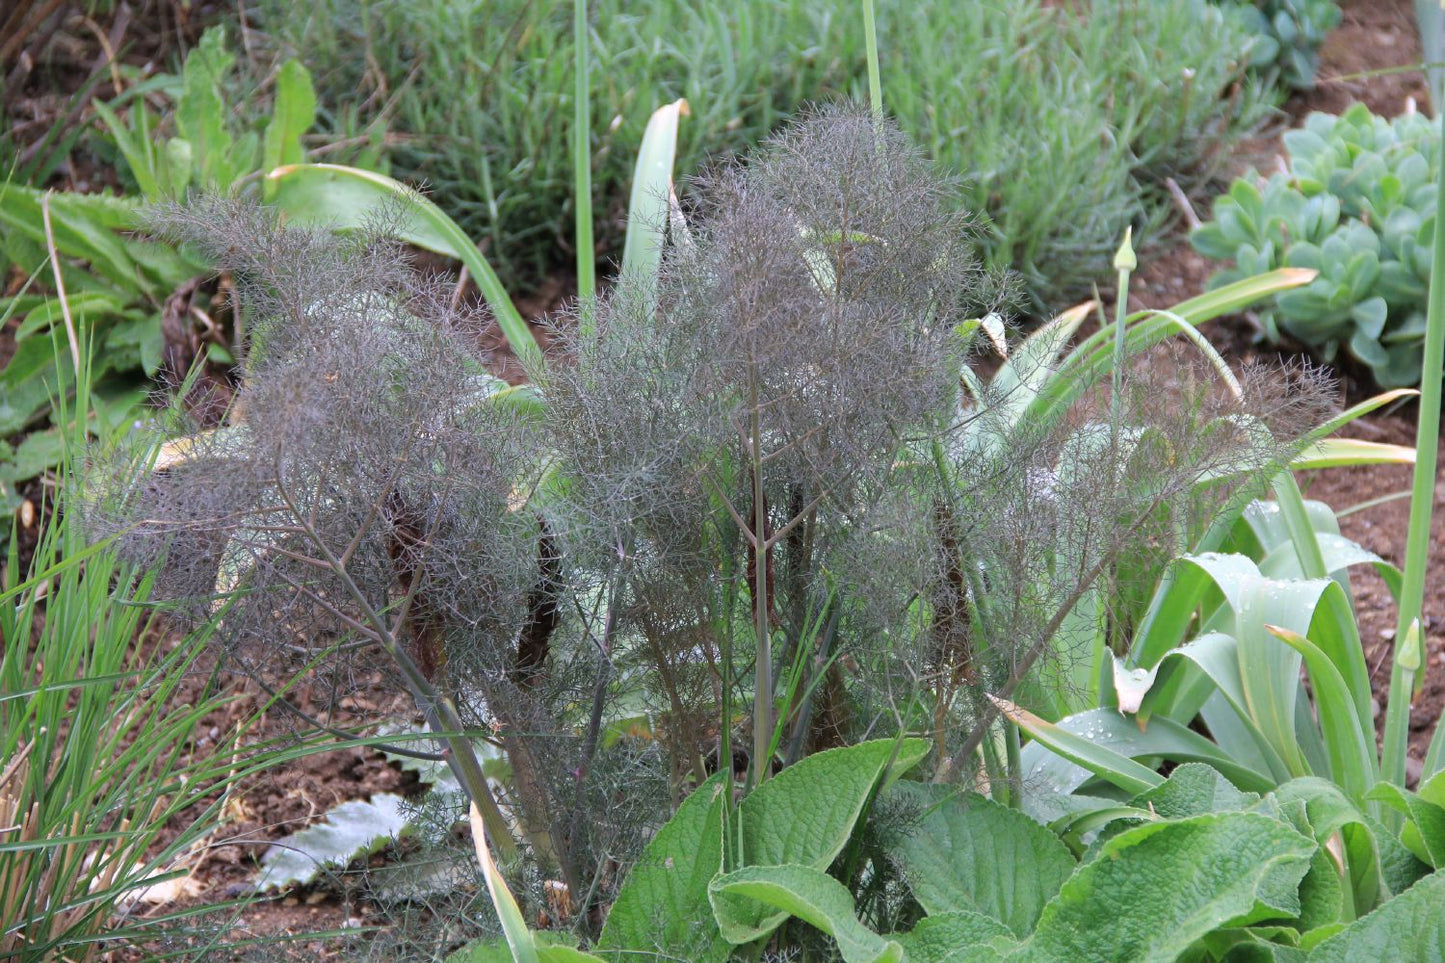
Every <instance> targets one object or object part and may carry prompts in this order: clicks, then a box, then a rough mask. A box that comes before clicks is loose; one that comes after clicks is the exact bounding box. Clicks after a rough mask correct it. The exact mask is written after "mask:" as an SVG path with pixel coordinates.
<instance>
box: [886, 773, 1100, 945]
mask: <svg viewBox="0 0 1445 963" xmlns="http://www.w3.org/2000/svg"><path fill="white" fill-rule="evenodd" d="M891 793H893V794H894V795H896V796H899V797H901V798H903V799H905V800H907V801H908V802H910V803H911V804H913V805H914V806H917V807H919V808H920V809H921V810H922V812H923V816H922V818H921V819H920V820H919V821H918V823H917V825H916V826H915V827H914V829H913V831H912V832H911V833H909V835H908V836H907V837H906V838H905V839H904V840H903V841H902V843H901V845H899V847H898V849H897V853H896V855H897V857H898V859H899V860H900V861H901V862H902V863H903V866H904V872H905V875H906V877H907V879H908V886H909V889H911V890H912V891H913V896H914V898H915V899H917V900H918V902H919V904H920V905H921V906H922V907H923V908H924V910H925V911H926V912H927V913H928V914H929V915H930V916H934V915H938V914H941V913H951V912H956V911H973V912H979V913H982V914H984V915H985V916H988V917H990V918H992V919H996V920H999V921H1000V922H1002V923H1004V924H1005V925H1007V926H1008V927H1009V929H1010V930H1012V931H1013V933H1015V934H1016V935H1017V936H1018V937H1020V938H1023V937H1025V936H1027V935H1028V934H1029V933H1031V932H1033V928H1034V924H1035V923H1037V922H1038V918H1039V913H1040V912H1042V911H1043V908H1044V904H1045V903H1047V902H1048V901H1049V900H1050V899H1052V898H1053V896H1054V894H1055V893H1057V892H1058V891H1059V887H1061V886H1062V885H1063V884H1064V880H1066V879H1068V878H1069V875H1070V874H1071V873H1073V871H1074V868H1075V865H1076V864H1075V862H1074V857H1073V856H1072V855H1071V854H1070V853H1069V850H1068V848H1067V847H1066V846H1065V845H1064V844H1063V843H1062V842H1060V841H1059V838H1058V837H1057V836H1055V835H1054V834H1053V833H1052V832H1050V831H1049V830H1048V829H1046V828H1044V827H1043V826H1041V825H1039V824H1038V823H1036V822H1034V821H1033V820H1032V819H1030V818H1029V817H1028V816H1026V815H1024V814H1023V813H1022V812H1020V811H1019V810H1017V809H1010V808H1009V807H1007V806H1002V805H999V804H998V803H996V802H993V801H992V800H990V799H987V798H984V797H983V796H978V795H975V794H973V793H968V794H963V795H960V794H959V793H958V791H957V790H956V789H955V788H953V787H951V786H936V785H923V784H919V783H908V782H900V783H899V784H898V785H896V786H894V787H893V789H892V790H891Z"/></svg>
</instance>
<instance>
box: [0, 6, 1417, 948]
mask: <svg viewBox="0 0 1445 963" xmlns="http://www.w3.org/2000/svg"><path fill="white" fill-rule="evenodd" d="M1342 6H1343V7H1344V9H1345V20H1344V23H1343V25H1342V26H1341V27H1340V28H1339V29H1338V30H1337V31H1336V32H1335V33H1334V34H1333V35H1332V36H1331V38H1330V40H1329V41H1328V42H1327V44H1326V45H1325V47H1324V49H1323V53H1322V62H1321V69H1320V84H1319V86H1318V87H1316V88H1315V89H1314V90H1312V91H1310V92H1309V93H1307V94H1304V95H1296V96H1295V97H1293V98H1291V99H1290V101H1289V102H1288V103H1287V105H1286V108H1285V109H1286V113H1287V114H1288V119H1289V120H1290V121H1295V120H1298V119H1300V118H1302V117H1303V116H1304V115H1305V114H1307V113H1308V112H1309V111H1311V110H1316V109H1320V110H1329V111H1337V110H1339V109H1340V108H1341V107H1342V106H1343V105H1344V104H1345V103H1347V102H1349V101H1351V100H1362V101H1364V102H1365V103H1367V104H1369V105H1370V106H1371V109H1372V110H1375V111H1376V112H1378V113H1382V114H1384V115H1387V116H1393V115H1394V114H1396V113H1399V112H1401V111H1403V110H1405V109H1407V102H1408V99H1409V98H1416V99H1423V97H1424V85H1423V81H1422V79H1421V78H1420V77H1419V76H1418V75H1416V74H1414V73H1401V74H1392V75H1386V76H1378V77H1361V78H1357V79H1339V78H1342V77H1349V76H1350V75H1355V74H1360V73H1363V72H1368V71H1372V70H1380V69H1388V68H1392V67H1396V66H1400V65H1406V64H1411V63H1416V62H1419V61H1420V60H1421V59H1422V55H1421V53H1420V50H1419V45H1418V40H1417V38H1416V35H1415V27H1414V22H1413V7H1412V4H1411V2H1410V0H1345V2H1344V3H1343V4H1342ZM147 9H155V8H153V7H148V8H147ZM135 29H136V27H134V26H133V27H132V30H135ZM54 109H59V107H58V104H57V105H56V107H55V108H54ZM1279 150H1280V144H1279V141H1278V139H1277V133H1276V134H1274V135H1271V134H1268V133H1267V134H1266V135H1264V136H1261V137H1259V138H1256V139H1254V140H1252V141H1250V142H1248V144H1247V146H1246V148H1245V149H1244V150H1242V151H1241V152H1240V154H1239V155H1238V156H1237V166H1238V169H1239V170H1243V169H1244V168H1246V167H1249V166H1255V167H1258V168H1260V169H1266V168H1269V167H1271V166H1272V163H1273V158H1274V156H1275V155H1276V154H1277V153H1278V152H1279ZM82 180H84V181H86V182H87V183H89V182H92V181H94V180H95V178H93V177H90V176H89V175H88V174H86V173H85V172H72V174H71V175H70V186H78V185H79V182H80V181H82ZM1180 240H1181V239H1180V238H1178V237H1176V238H1175V239H1174V241H1175V243H1173V244H1172V245H1159V246H1157V247H1155V248H1154V249H1153V250H1147V249H1146V251H1145V253H1144V256H1143V258H1142V265H1141V270H1140V271H1139V272H1138V274H1137V275H1136V276H1135V278H1134V281H1133V285H1132V287H1131V303H1132V304H1133V305H1134V306H1136V307H1140V306H1155V307H1161V306H1165V305H1169V304H1174V303H1178V302H1179V301H1181V300H1184V299H1185V298H1188V297H1190V296H1192V295H1194V294H1197V293H1198V292H1200V291H1201V290H1202V289H1203V288H1204V284H1205V280H1206V279H1207V277H1208V275H1209V273H1210V270H1211V268H1210V266H1209V264H1208V263H1207V262H1206V261H1205V260H1204V259H1203V258H1202V257H1201V256H1199V255H1198V254H1196V253H1195V252H1194V251H1193V250H1192V249H1190V248H1189V247H1188V245H1187V244H1185V243H1180ZM574 286H575V282H574V281H573V280H572V279H571V278H570V277H566V276H563V277H553V278H551V279H550V280H548V281H546V282H545V283H544V284H543V285H542V286H541V290H540V291H539V293H538V294H537V296H536V297H535V298H533V299H532V300H530V301H529V302H526V303H524V304H523V305H522V306H523V310H524V313H526V314H527V315H528V317H529V320H531V319H532V318H534V317H536V316H540V315H541V314H543V313H545V312H546V311H549V310H555V309H556V308H557V307H558V306H559V305H560V304H561V303H562V302H563V301H565V299H566V294H567V293H568V292H569V291H570V290H571V289H573V287H574ZM1252 333H1253V327H1252V325H1251V323H1250V321H1249V320H1248V318H1247V317H1245V318H1235V319H1229V320H1226V321H1224V322H1220V323H1217V324H1216V325H1215V326H1214V328H1213V329H1212V330H1209V331H1208V335H1209V337H1210V338H1211V340H1212V341H1213V342H1214V343H1215V344H1216V345H1217V346H1218V347H1219V348H1220V350H1221V351H1222V353H1224V354H1225V356H1226V357H1227V358H1228V359H1229V360H1230V361H1231V362H1235V363H1244V362H1247V361H1251V360H1254V359H1255V358H1256V357H1265V358H1267V359H1274V358H1276V357H1284V358H1286V359H1287V360H1293V358H1294V356H1292V355H1291V354H1290V353H1289V352H1288V351H1279V350H1276V349H1262V348H1259V347H1257V346H1256V345H1255V344H1254V343H1253V339H1252ZM485 337H486V338H487V339H488V341H489V344H491V345H492V346H494V347H497V348H498V349H499V350H498V354H499V356H502V357H503V358H505V357H506V355H507V352H506V351H505V349H504V348H503V347H502V338H501V336H500V333H499V332H497V331H493V332H491V333H489V334H487V335H485ZM5 352H6V342H5V338H4V336H3V333H0V366H3V364H4V362H5V360H7V359H6V353H5ZM503 365H504V367H503V369H502V371H501V373H502V374H503V375H504V376H508V375H510V376H513V378H515V375H516V369H515V367H507V366H505V361H504V362H503ZM1365 390H1366V389H1365V387H1364V386H1363V385H1362V384H1361V383H1359V382H1358V381H1356V380H1354V377H1353V375H1352V373H1351V372H1344V373H1343V375H1342V385H1341V395H1342V397H1349V398H1350V399H1351V400H1357V399H1358V398H1359V397H1362V396H1363V394H1364V393H1365ZM1345 434H1346V435H1347V436H1353V437H1359V438H1363V439H1366V440H1369V441H1382V442H1391V443H1396V444H1405V445H1409V444H1413V442H1414V428H1413V410H1412V408H1411V406H1409V405H1404V406H1401V407H1400V410H1398V411H1392V412H1388V413H1385V414H1381V415H1378V416H1372V417H1369V418H1365V419H1362V420H1361V421H1359V422H1356V423H1355V424H1353V425H1351V426H1350V427H1349V428H1348V429H1347V430H1346V431H1345ZM1409 480H1410V472H1409V470H1408V469H1407V468H1405V467H1402V466H1381V467H1370V468H1335V469H1329V470H1325V471H1322V472H1319V473H1316V474H1315V475H1314V477H1309V478H1302V479H1301V481H1302V485H1303V486H1304V488H1305V491H1306V495H1307V496H1308V497H1311V498H1317V499H1320V500H1322V501H1325V502H1326V503H1328V504H1330V505H1331V506H1332V507H1334V508H1335V509H1337V510H1341V511H1343V510H1345V509H1347V508H1349V507H1351V506H1353V505H1359V504H1361V503H1364V502H1368V501H1371V500H1375V499H1380V498H1383V497H1385V496H1388V495H1392V494H1394V493H1396V492H1400V491H1404V490H1407V489H1408V487H1409ZM38 491H39V490H38V489H37V488H32V489H31V490H30V491H29V492H28V495H29V496H30V498H31V499H32V501H38V500H39V498H38ZM1435 496H1436V506H1437V508H1436V514H1435V523H1434V528H1433V533H1432V554H1431V566H1432V569H1433V571H1434V572H1436V573H1440V572H1445V484H1439V485H1437V486H1436V489H1435ZM1408 504H1409V503H1408V501H1407V500H1403V499H1401V500H1395V501H1387V502H1384V503H1382V504H1378V505H1375V506H1373V507H1368V508H1364V509H1362V510H1360V511H1358V512H1354V513H1352V514H1349V515H1348V516H1347V517H1345V518H1343V519H1342V520H1341V522H1342V531H1343V534H1344V535H1346V536H1347V537H1349V538H1351V539H1353V540H1355V541H1357V542H1358V543H1359V544H1360V545H1362V546H1363V547H1365V548H1367V549H1369V550H1371V551H1374V552H1376V553H1378V554H1379V555H1381V556H1382V557H1383V558H1385V559H1386V560H1387V561H1390V562H1394V563H1396V564H1401V563H1402V562H1403V558H1402V557H1401V555H1402V550H1403V545H1404V540H1405V531H1406V527H1407V520H1408ZM34 524H35V525H38V524H39V520H38V519H37V520H35V523H34ZM1352 579H1353V582H1354V587H1355V596H1356V598H1355V602H1356V606H1357V609H1358V612H1359V620H1360V630H1361V635H1362V638H1363V641H1364V645H1365V653H1366V658H1367V661H1368V664H1369V667H1370V670H1371V680H1372V683H1373V685H1374V689H1375V693H1376V698H1377V701H1378V702H1379V704H1380V705H1379V707H1378V708H1379V709H1380V710H1381V713H1382V714H1383V704H1384V701H1385V692H1386V690H1387V687H1388V681H1389V656H1390V654H1391V652H1392V651H1393V649H1392V645H1391V641H1392V638H1393V632H1394V622H1395V608H1394V605H1393V602H1392V600H1391V598H1390V596H1389V594H1388V592H1387V591H1386V590H1385V588H1384V583H1383V582H1382V581H1381V580H1380V579H1379V578H1378V577H1377V576H1376V575H1375V574H1374V573H1373V572H1367V571H1364V570H1362V569H1361V570H1357V571H1356V572H1355V573H1353V574H1352ZM1425 620H1426V621H1425V626H1424V628H1425V639H1426V656H1425V659H1426V666H1427V672H1428V674H1427V680H1426V685H1425V689H1424V692H1423V693H1422V695H1421V696H1420V698H1419V699H1418V700H1417V702H1416V706H1415V714H1414V717H1413V731H1412V733H1411V750H1412V752H1411V755H1412V758H1413V759H1415V760H1417V761H1418V759H1419V758H1421V757H1422V756H1423V754H1424V749H1425V743H1426V742H1427V741H1428V739H1429V735H1430V733H1431V732H1432V731H1433V729H1434V723H1435V720H1437V719H1438V718H1439V717H1440V715H1441V712H1442V709H1445V579H1442V578H1440V577H1438V576H1437V577H1436V578H1435V580H1434V581H1433V582H1432V583H1431V584H1430V585H1428V586H1427V593H1426V599H1425ZM269 681H272V682H276V683H280V682H281V681H283V680H281V679H276V680H269ZM199 685H200V682H199V681H197V682H196V683H195V686H196V687H198V686H199ZM229 685H230V686H231V688H232V691H233V692H234V694H235V696H236V700H235V701H234V702H232V703H231V704H230V705H229V706H228V707H227V708H226V709H225V710H224V711H223V712H220V713H217V714H215V715H213V716H212V717H209V718H207V719H206V720H205V722H204V723H203V724H202V727H201V730H200V731H201V732H202V733H203V736H202V738H201V739H200V740H199V741H198V742H197V743H196V745H195V749H196V750H197V751H198V752H218V753H220V752H226V751H231V750H232V749H233V748H234V747H231V746H230V745H229V744H228V741H227V740H228V739H229V737H230V735H231V733H232V732H233V729H234V726H235V724H236V723H237V721H238V720H240V719H242V718H245V717H247V716H249V715H250V714H251V713H252V712H253V711H255V710H256V709H257V708H258V707H259V706H261V705H262V704H263V703H264V702H265V701H266V698H267V697H266V694H265V693H264V692H263V691H262V690H261V688H259V687H258V686H257V685H256V683H255V682H254V681H251V680H247V679H245V678H235V679H233V680H232V681H231V682H230V683H229ZM188 691H189V692H194V691H197V689H196V688H190V689H188ZM348 699H352V700H360V702H359V703H347V702H342V703H340V704H336V703H335V702H334V700H333V699H332V698H331V697H330V696H329V695H328V693H325V692H322V691H311V690H304V689H303V690H302V691H300V692H298V693H295V694H294V695H293V699H292V701H293V702H295V703H296V704H297V706H298V707H299V708H300V709H302V710H303V711H304V712H307V713H309V714H313V715H325V716H326V717H327V718H328V721H329V722H330V723H331V724H333V725H336V726H339V727H345V726H347V725H349V724H351V723H352V722H354V721H360V720H361V719H363V718H367V717H368V716H371V715H372V714H374V713H375V712H377V711H378V710H382V711H388V712H391V711H394V712H395V714H397V715H399V716H406V715H407V714H408V713H407V709H406V702H407V700H406V699H405V698H404V697H402V696H399V695H398V693H397V692H396V691H394V690H393V689H391V688H388V687H386V686H384V685H383V684H382V678H381V676H380V675H379V674H378V675H377V676H376V677H375V679H374V680H371V682H370V683H369V684H364V685H363V686H362V687H361V690H360V691H359V692H355V693H352V694H350V695H349V696H348ZM353 708H357V709H362V710H365V714H362V713H361V712H358V713H356V714H353V713H352V712H351V711H350V710H351V709H353ZM295 725H296V720H295V719H294V718H292V717H291V716H289V715H288V714H286V713H284V712H280V711H277V710H272V711H271V712H270V713H268V714H267V715H266V716H264V717H263V722H262V724H261V725H260V726H259V727H258V728H255V729H253V730H252V731H251V732H249V733H248V734H247V737H246V738H247V739H248V740H260V739H265V738H272V737H276V736H280V735H283V734H285V733H287V732H289V731H291V730H292V729H293V727H294V726H295ZM415 785H416V780H415V777H414V776H413V775H411V774H408V773H404V772H403V771H402V770H401V769H399V768H398V767H396V766H395V765H394V764H391V763H388V762H387V761H386V759H385V758H383V757H382V756H381V755H380V754H379V753H376V752H371V751H366V750H361V749H348V750H344V751H340V752H331V753H323V754H318V755H312V756H308V757H306V758H303V759H300V760H296V761H293V762H291V763H288V764H286V765H285V766H283V767H280V768H278V769H276V770H274V771H271V772H268V773H265V774H262V775H260V776H258V777H256V778H254V779H251V780H248V781H247V782H246V783H245V784H244V785H242V786H241V787H240V788H239V789H238V790H237V792H236V793H235V794H234V796H233V797H232V798H231V800H230V801H229V802H228V808H227V812H226V815H227V818H228V823H227V825H226V826H225V828H224V830H223V836H220V837H217V838H215V839H213V840H212V841H211V846H212V847H213V848H212V849H210V850H209V851H207V852H206V854H205V855H204V856H203V857H202V858H201V859H200V861H199V863H198V868H197V871H196V872H195V874H194V882H195V884H196V889H195V891H194V893H193V895H191V896H189V897H188V898H186V899H183V900H181V901H179V902H177V903H175V904H170V905H161V906H156V907H152V908H150V909H149V910H146V912H156V913H159V912H167V911H171V910H174V909H175V908H176V907H177V906H195V905H202V904H205V903H209V902H216V901H219V900H223V899H228V898H233V897H236V896H240V895H244V892H245V888H246V887H247V885H248V882H249V880H250V879H251V878H252V876H253V872H254V861H253V860H254V858H255V857H256V856H258V855H259V852H260V850H261V849H263V848H264V847H265V844H266V843H267V842H269V841H271V840H274V839H276V838H279V837H281V836H284V835H286V834H288V833H291V832H294V831H295V830H296V829H298V828H300V827H301V826H303V825H305V824H307V823H309V822H311V821H314V820H315V819H316V818H317V817H318V816H320V815H322V814H324V813H325V812H326V811H327V810H329V809H330V808H332V807H333V806H334V805H335V804H337V803H339V802H342V801H345V800H349V799H361V798H367V797H369V796H371V795H373V794H376V793H381V792H400V793H405V792H407V791H408V790H410V789H412V788H414V787H415ZM384 922H385V920H384V919H383V918H382V917H381V916H380V915H377V914H375V913H373V911H372V908H371V907H370V905H369V903H368V901H367V899H366V896H365V893H364V891H363V890H362V889H360V888H359V887H358V888H351V887H349V886H348V884H347V882H346V878H345V876H344V875H342V874H338V875H337V876H334V877H331V878H330V879H329V880H328V884H327V885H325V886H321V887H317V888H315V889H314V890H310V891H302V892H300V893H297V894H292V895H287V896H285V897H283V898H277V899H271V900H261V901H257V902H255V903H254V904H252V905H250V906H247V907H246V908H245V909H244V910H243V911H242V912H241V913H240V914H239V916H238V917H237V918H236V919H235V920H234V925H233V926H232V927H231V929H230V931H229V933H228V934H227V935H226V937H225V939H226V940H227V941H241V940H248V939H272V938H277V937H282V936H290V935H304V934H307V933H315V932H317V931H334V930H343V929H349V928H355V927H358V926H360V927H368V926H371V925H373V924H378V925H379V924H382V923H384ZM337 946H338V941H337V940H335V939H331V940H321V939H312V940H302V941H300V942H297V943H285V942H282V943H273V944H269V945H262V946H260V947H258V948H257V949H256V950H254V952H253V957H252V958H255V959H278V958H282V954H286V956H287V958H294V959H325V958H332V957H335V958H352V954H351V953H349V952H348V951H344V950H340V949H337ZM238 958H245V957H244V956H241V957H238Z"/></svg>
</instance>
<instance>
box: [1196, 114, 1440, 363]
mask: <svg viewBox="0 0 1445 963" xmlns="http://www.w3.org/2000/svg"><path fill="white" fill-rule="evenodd" d="M1284 144H1285V148H1286V150H1287V151H1288V153H1289V158H1288V163H1287V170H1286V171H1284V172H1280V173H1276V174H1274V175H1272V176H1271V177H1269V178H1268V179H1267V180H1265V179H1262V178H1261V177H1260V176H1259V175H1252V176H1248V177H1244V178H1240V179H1238V180H1236V181H1235V182H1234V184H1233V186H1232V187H1231V188H1230V190H1229V193H1228V194H1225V195H1223V196H1222V197H1220V198H1218V199H1217V200H1216V201H1215V202H1214V215H1213V220H1212V221H1211V222H1210V223H1208V224H1205V225H1203V226H1201V227H1199V228H1197V229H1196V230H1195V231H1194V233H1193V235H1192V236H1191V238H1190V240H1191V242H1192V243H1193V245H1194V247H1195V249H1196V250H1198V251H1199V252H1200V253H1201V254H1203V255H1205V256H1206V257H1209V258H1213V259H1216V260H1221V261H1224V260H1229V261H1233V262H1234V266H1233V267H1231V268H1229V269H1227V270H1224V271H1221V272H1219V273H1217V274H1216V275H1214V277H1213V278H1212V279H1211V281H1210V284H1211V286H1215V285H1218V284H1224V283H1228V282H1230V281H1233V280H1237V279H1239V278H1241V277H1247V276H1249V275H1252V274H1255V273H1258V272H1260V271H1267V270H1271V269H1273V268H1278V267H1302V268H1313V269H1315V270H1316V271H1318V272H1319V276H1318V277H1317V278H1315V280H1314V281H1313V282H1311V283H1310V284H1309V285H1307V286H1305V287H1303V288H1300V289H1297V290H1294V291H1290V292H1287V293H1285V294H1282V295H1280V296H1279V297H1278V299H1277V300H1276V302H1275V304H1274V306H1273V307H1271V308H1269V309H1267V310H1265V311H1264V312H1262V313H1261V321H1262V322H1263V324H1264V327H1265V332H1264V333H1265V337H1266V338H1267V339H1268V340H1270V341H1272V342H1278V341H1281V340H1283V339H1284V338H1285V337H1286V336H1288V337H1290V338H1293V339H1295V340H1298V341H1300V342H1302V343H1303V344H1304V345H1306V346H1307V347H1309V348H1310V349H1311V350H1313V351H1315V352H1316V353H1318V354H1319V355H1320V356H1321V357H1322V358H1323V359H1324V360H1326V361H1333V360H1335V358H1336V357H1337V356H1338V354H1339V349H1340V347H1341V346H1343V347H1344V348H1345V349H1346V351H1347V352H1348V354H1349V355H1350V356H1352V357H1354V358H1355V359H1356V360H1358V361H1359V362H1361V363H1363V364H1364V365H1366V366H1368V367H1369V369H1370V371H1371V373H1372V375H1373V377H1374V379H1375V381H1376V382H1378V383H1379V384H1380V385H1381V386H1384V387H1392V386H1399V385H1407V384H1413V383H1414V382H1415V381H1417V380H1418V378H1419V370H1420V351H1421V350H1422V343H1423V339H1424V334H1425V304H1426V294H1427V289H1428V282H1429V278H1430V252H1431V246H1432V245H1431V238H1432V232H1433V230H1434V228H1433V219H1434V217H1435V204H1436V200H1435V198H1436V194H1437V188H1436V185H1435V177H1436V173H1435V172H1437V171H1438V170H1439V163H1440V148H1439V145H1438V143H1437V141H1436V139H1435V138H1434V136H1433V128H1432V124H1431V122H1430V120H1429V119H1428V118H1427V117H1425V116H1424V115H1422V114H1415V113H1410V114H1405V115H1403V116H1401V117H1398V118H1396V119H1395V120H1393V121H1391V120H1386V119H1384V118H1381V117H1377V116H1375V115H1374V114H1372V113H1370V111H1369V109H1368V108H1366V107H1365V106H1364V105H1363V104H1357V105H1355V106H1353V107H1351V108H1350V109H1349V110H1347V111H1346V112H1345V113H1343V114H1341V115H1339V116H1334V115H1331V114H1321V113H1315V114H1311V115H1310V116H1309V117H1308V118H1307V119H1306V120H1305V125H1304V127H1303V128H1302V129H1299V130H1293V131H1290V132H1289V133H1287V134H1285V136H1284Z"/></svg>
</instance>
